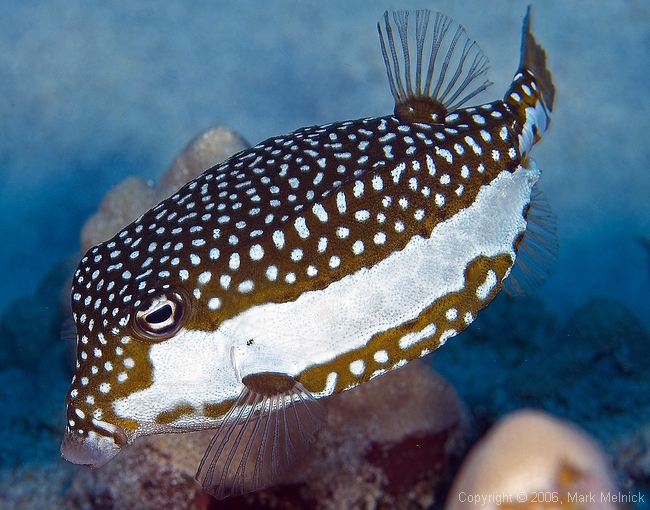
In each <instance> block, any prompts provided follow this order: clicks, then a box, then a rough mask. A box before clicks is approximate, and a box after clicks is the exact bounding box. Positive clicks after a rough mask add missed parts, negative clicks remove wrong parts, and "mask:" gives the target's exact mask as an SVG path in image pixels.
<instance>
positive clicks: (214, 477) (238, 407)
mask: <svg viewBox="0 0 650 510" xmlns="http://www.w3.org/2000/svg"><path fill="white" fill-rule="evenodd" d="M242 382H243V383H244V389H243V390H242V392H241V394H240V395H239V398H238V399H237V401H236V402H235V404H234V405H233V407H232V408H231V409H230V411H228V413H227V414H226V416H225V417H224V421H223V423H222V425H221V426H220V427H219V429H218V430H217V433H216V434H215V435H214V437H213V438H212V441H211V442H210V445H209V446H208V448H207V450H206V452H205V455H204V456H203V460H201V464H200V465H199V469H198V472H197V473H196V479H197V480H198V481H199V482H200V483H201V485H202V486H203V489H204V490H205V491H206V492H208V493H210V494H212V495H213V496H214V497H215V498H217V499H223V498H227V497H229V496H238V495H241V494H245V493H247V492H252V491H255V490H257V489H261V488H262V487H264V486H266V485H269V484H270V483H272V482H273V481H275V480H276V479H277V478H278V477H279V476H280V475H281V474H282V473H284V472H285V471H286V470H287V469H288V468H289V467H291V466H292V465H293V464H294V463H295V462H296V461H297V460H298V459H300V458H301V457H302V455H303V454H304V453H305V452H306V451H307V449H308V448H309V445H310V444H311V443H312V442H313V441H314V434H315V433H316V432H317V431H318V430H319V429H320V428H321V427H322V426H323V424H324V423H325V421H326V420H327V408H326V407H325V406H323V405H322V404H320V403H319V402H317V401H316V400H315V399H314V397H313V396H312V395H311V394H310V393H309V392H308V391H307V390H306V389H305V388H304V387H303V386H302V385H301V384H300V383H299V382H297V381H296V380H295V379H293V378H291V377H289V376H287V375H285V374H277V373H262V374H254V375H249V376H247V377H245V378H244V379H243V381H242Z"/></svg>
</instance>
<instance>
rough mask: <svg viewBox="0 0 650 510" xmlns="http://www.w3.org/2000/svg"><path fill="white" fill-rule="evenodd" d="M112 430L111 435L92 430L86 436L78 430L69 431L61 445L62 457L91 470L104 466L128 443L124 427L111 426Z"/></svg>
mask: <svg viewBox="0 0 650 510" xmlns="http://www.w3.org/2000/svg"><path fill="white" fill-rule="evenodd" d="M107 425H108V424H107ZM110 429H111V433H110V434H104V433H100V432H95V431H92V430H91V431H88V432H87V434H84V435H81V434H79V433H78V431H76V430H67V431H66V433H65V436H64V437H63V442H62V443H61V457H62V458H63V459H65V460H67V461H68V462H72V463H73V464H81V465H84V466H89V467H91V468H98V467H101V466H103V465H104V464H106V463H107V462H108V461H109V460H111V459H112V458H113V457H115V456H116V455H117V454H118V453H119V451H120V450H121V449H122V446H124V445H125V444H126V443H127V442H128V440H127V435H126V433H125V432H124V429H122V427H119V426H116V425H110Z"/></svg>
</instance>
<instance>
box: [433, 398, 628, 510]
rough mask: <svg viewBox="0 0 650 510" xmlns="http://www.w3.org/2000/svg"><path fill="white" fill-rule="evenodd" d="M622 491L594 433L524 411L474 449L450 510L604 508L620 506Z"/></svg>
mask: <svg viewBox="0 0 650 510" xmlns="http://www.w3.org/2000/svg"><path fill="white" fill-rule="evenodd" d="M603 495H604V497H603ZM619 495H620V493H619V492H618V491H617V490H616V483H615V481H614V475H613V471H612V468H611V466H610V462H609V460H608V458H607V457H606V455H605V453H604V452H603V450H602V449H601V448H600V446H599V445H598V444H597V443H596V441H595V440H594V439H592V438H591V436H589V434H587V433H586V432H584V431H583V430H582V429H580V428H579V427H577V426H576V425H574V424H572V423H571V422H568V421H566V420H563V419H559V418H556V417H554V416H552V415H550V414H548V413H545V412H542V411H536V410H522V411H516V412H513V413H511V414H510V415H508V416H506V417H505V418H503V419H502V420H501V421H500V422H498V423H497V424H496V425H495V426H494V427H493V428H492V429H491V430H490V431H489V432H488V433H487V435H486V436H485V437H484V438H483V439H481V440H480V441H479V442H478V443H477V444H476V445H475V446H474V447H473V448H472V450H471V451H470V452H469V454H468V455H467V457H466V458H465V460H464V461H463V464H462V466H461V468H460V471H459V473H458V475H457V476H456V478H455V479H454V482H453V485H452V487H451V489H450V491H449V494H448V496H447V502H446V504H445V510H464V509H469V508H472V509H475V508H478V507H480V508H481V509H482V510H498V509H499V508H501V507H503V506H505V507H507V508H511V509H512V508H520V509H522V510H529V509H534V508H557V509H560V508H564V509H567V508H568V509H577V508H581V509H600V510H605V509H614V508H618V507H617V505H616V504H615V503H617V501H616V499H617V498H618V497H619ZM608 498H609V499H608ZM612 499H614V501H612Z"/></svg>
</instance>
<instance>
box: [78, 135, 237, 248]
mask: <svg viewBox="0 0 650 510" xmlns="http://www.w3.org/2000/svg"><path fill="white" fill-rule="evenodd" d="M248 146H249V145H248V143H247V142H246V141H245V140H244V139H243V138H242V137H241V136H240V135H239V134H237V133H235V132H234V131H232V130H231V129H228V128H226V127H223V126H214V127H211V128H209V129H207V130H206V131H204V132H203V133H201V134H200V135H198V136H197V137H196V138H194V139H193V140H192V141H191V142H190V143H189V144H188V145H187V146H186V147H185V148H184V149H183V150H182V151H181V153H180V154H179V155H178V156H177V157H176V159H175V160H174V161H173V163H172V164H171V166H170V167H169V168H168V169H167V171H166V172H165V174H164V175H163V177H162V178H161V179H160V182H159V183H158V185H157V186H154V185H153V183H152V182H150V181H146V180H144V179H142V178H140V177H129V178H127V179H125V180H124V181H122V182H121V183H120V184H118V185H117V186H115V187H114V188H113V189H111V190H110V191H109V192H108V193H107V194H106V196H105V197H104V200H102V203H101V204H100V206H99V210H98V211H97V213H96V214H94V215H93V216H91V217H90V218H89V219H88V221H87V222H86V224H85V225H84V226H83V229H82V231H81V247H82V251H83V252H86V251H87V250H88V249H89V248H91V247H93V246H95V245H96V244H99V243H101V242H103V241H105V240H107V239H110V238H111V237H113V235H115V234H116V233H117V232H118V231H119V230H120V229H121V228H123V227H125V226H126V225H128V224H129V223H131V222H132V221H133V220H135V219H136V218H138V216H140V215H141V214H143V213H145V212H146V211H148V210H149V209H151V208H152V207H153V206H154V205H156V204H157V203H158V202H160V201H162V200H164V199H165V198H167V197H168V196H170V195H171V194H172V193H175V192H176V191H177V190H178V189H179V188H180V187H181V186H183V185H184V184H186V183H187V182H188V181H190V180H192V179H193V178H194V177H196V176H197V175H199V174H200V173H201V172H203V171H204V170H207V169H208V168H210V167H212V166H215V165H218V164H219V163H221V162H222V161H223V160H225V159H226V158H228V157H230V156H231V155H233V154H234V153H236V152H239V151H241V150H243V149H246V148H247V147H248Z"/></svg>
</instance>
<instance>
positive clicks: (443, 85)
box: [377, 10, 492, 111]
mask: <svg viewBox="0 0 650 510" xmlns="http://www.w3.org/2000/svg"><path fill="white" fill-rule="evenodd" d="M392 15H393V16H392V17H393V23H394V24H395V27H396V28H397V34H398V37H399V41H400V45H401V50H402V56H401V58H400V57H399V56H398V50H397V47H396V44H395V38H394V35H393V28H392V26H391V21H390V15H389V13H388V11H386V12H385V13H384V28H385V34H384V31H383V30H382V26H381V23H378V24H377V29H378V31H379V42H380V45H381V51H382V56H383V58H384V64H385V65H386V74H387V75H388V82H389V84H390V89H391V93H392V94H393V97H394V98H395V104H396V105H400V104H404V103H406V102H408V101H409V100H410V99H413V98H418V97H430V98H431V99H433V100H434V101H436V102H438V103H440V104H441V105H443V106H444V107H445V108H446V109H447V111H453V110H455V109H457V108H459V107H460V106H461V105H463V104H464V103H465V102H467V101H468V100H470V99H471V98H472V97H474V96H475V95H477V94H478V93H479V92H482V91H483V90H485V89H486V88H487V87H489V86H490V85H491V84H492V83H491V82H490V81H489V80H488V79H487V78H486V75H487V71H488V69H489V67H490V64H489V60H488V58H487V57H486V56H485V55H484V54H483V51H482V50H481V48H480V47H479V46H478V44H477V43H476V42H475V41H474V40H472V39H470V38H469V37H468V35H467V33H466V32H465V29H464V28H463V27H462V26H461V25H459V24H458V23H456V22H455V21H453V20H452V19H451V18H449V17H447V16H446V15H445V14H442V13H440V12H437V13H435V20H434V23H433V33H432V35H431V41H430V48H431V50H430V53H429V58H428V67H427V71H426V79H425V82H424V85H423V83H422V77H423V69H422V66H423V63H424V59H425V45H426V43H427V33H428V28H429V22H430V17H431V11H429V10H418V11H415V36H414V37H415V48H416V49H415V83H413V79H412V74H413V73H412V67H413V63H412V62H411V54H410V50H409V39H410V34H409V12H408V11H396V12H393V13H392ZM453 27H455V29H454V30H452V28H453ZM450 34H451V35H450ZM389 52H390V57H389ZM443 54H444V59H442V63H440V62H439V56H440V57H441V56H442V55H443ZM402 68H403V72H402ZM452 70H453V71H452ZM432 87H433V90H432ZM465 92H466V93H465ZM463 93H465V95H463ZM461 96H462V97H461ZM459 98H460V99H459Z"/></svg>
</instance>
